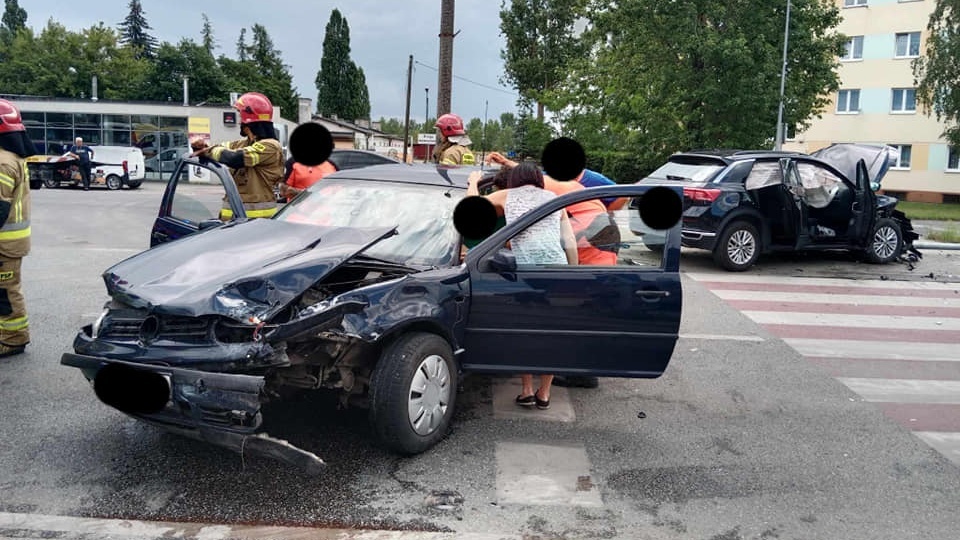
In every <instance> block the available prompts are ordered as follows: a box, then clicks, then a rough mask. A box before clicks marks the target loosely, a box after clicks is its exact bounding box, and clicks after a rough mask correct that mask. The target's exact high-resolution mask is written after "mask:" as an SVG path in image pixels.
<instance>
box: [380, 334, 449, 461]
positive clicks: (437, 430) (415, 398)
mask: <svg viewBox="0 0 960 540" xmlns="http://www.w3.org/2000/svg"><path fill="white" fill-rule="evenodd" d="M456 400H457V364H456V361H455V360H454V357H453V351H452V350H451V348H450V344H449V343H447V341H446V340H445V339H443V338H441V337H440V336H438V335H436V334H429V333H422V332H418V333H411V334H407V335H404V336H402V337H400V338H399V339H398V340H397V341H395V342H394V343H393V344H392V345H391V346H390V347H389V348H387V350H386V351H384V353H383V355H382V356H381V357H380V361H379V362H377V367H376V368H375V369H374V371H373V375H372V377H371V380H370V423H371V426H372V427H373V430H374V432H375V433H376V435H377V438H378V439H379V440H380V442H381V443H382V444H383V445H384V446H386V447H387V448H389V449H391V450H394V451H396V452H399V453H402V454H407V455H413V454H419V453H421V452H423V451H425V450H427V449H429V448H430V447H431V446H433V445H434V444H436V443H437V442H439V441H440V439H442V438H443V437H444V436H445V435H446V433H447V429H448V428H449V427H450V419H451V418H453V411H454V407H455V405H456Z"/></svg>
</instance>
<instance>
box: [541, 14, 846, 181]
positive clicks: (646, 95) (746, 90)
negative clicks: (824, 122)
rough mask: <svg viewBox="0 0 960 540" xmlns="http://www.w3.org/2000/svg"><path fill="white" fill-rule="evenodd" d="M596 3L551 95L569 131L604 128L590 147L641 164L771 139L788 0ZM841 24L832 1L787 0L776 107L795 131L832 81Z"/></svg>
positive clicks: (815, 111)
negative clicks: (586, 49) (576, 53)
mask: <svg viewBox="0 0 960 540" xmlns="http://www.w3.org/2000/svg"><path fill="white" fill-rule="evenodd" d="M593 1H594V2H595V4H594V6H593V9H592V10H591V17H592V19H591V26H590V28H589V30H588V31H587V32H586V33H585V35H584V39H585V40H586V42H587V43H588V44H589V45H590V46H591V51H592V52H591V54H586V55H583V56H582V57H581V58H580V59H578V60H575V61H573V62H572V63H571V64H570V65H569V66H568V67H569V69H568V77H567V79H566V80H565V81H564V83H563V84H562V85H558V87H557V89H556V90H554V91H553V92H552V93H551V96H550V99H552V100H553V102H554V103H555V104H557V105H560V106H563V107H564V108H565V111H564V112H565V116H566V117H567V119H568V120H570V121H572V124H573V126H575V127H576V129H577V130H580V131H581V132H589V131H590V130H594V132H597V131H596V130H602V131H599V133H604V136H603V137H602V139H601V140H597V139H596V138H595V139H594V140H593V141H591V143H592V144H599V145H601V148H605V149H611V148H610V147H611V146H614V147H615V148H613V149H622V150H626V151H630V152H633V153H634V154H635V155H636V157H637V159H639V160H640V161H643V162H646V163H649V164H657V163H660V162H662V161H663V160H664V159H665V158H666V157H667V156H669V155H670V154H671V153H673V152H676V151H679V150H687V149H690V148H762V147H764V146H767V145H770V144H772V141H773V136H774V133H775V131H776V118H777V109H778V106H779V101H780V97H779V87H780V71H781V66H782V54H783V30H784V17H785V10H786V4H785V3H783V2H769V1H768V0H743V1H739V2H728V1H725V0H673V1H671V2H663V1H661V0H621V1H619V2H617V4H616V5H608V4H607V3H605V2H600V1H599V0H593ZM839 21H840V14H839V9H838V8H837V6H836V4H835V2H832V1H827V0H793V6H792V11H791V21H790V48H789V51H788V54H789V56H788V58H789V61H788V68H787V81H786V94H785V97H786V99H785V111H784V116H785V118H788V119H790V121H791V122H792V123H794V124H797V125H799V126H800V127H801V128H803V127H806V126H807V125H809V120H810V119H811V118H812V117H813V116H814V115H819V114H820V113H821V112H822V110H823V108H824V107H825V106H826V105H827V104H828V103H829V102H830V95H831V93H832V92H833V91H835V90H836V89H837V88H838V87H839V80H838V76H837V73H836V67H837V65H838V55H839V53H840V52H841V51H842V49H843V44H844V42H845V41H846V38H845V37H844V36H843V35H840V34H838V33H836V31H835V27H836V25H837V24H838V23H839ZM568 125H569V124H568ZM610 141H615V142H614V144H611V142H610ZM587 148H588V150H589V147H587Z"/></svg>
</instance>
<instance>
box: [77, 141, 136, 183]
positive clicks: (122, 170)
mask: <svg viewBox="0 0 960 540" xmlns="http://www.w3.org/2000/svg"><path fill="white" fill-rule="evenodd" d="M90 148H91V149H92V150H93V161H92V163H91V165H92V166H91V167H90V181H91V182H103V183H105V184H106V185H107V187H108V188H109V189H120V188H121V187H123V186H124V185H126V186H127V187H129V188H130V189H136V188H138V187H140V184H142V183H143V178H144V176H146V170H147V169H146V167H145V166H144V162H143V151H141V150H140V149H139V148H136V147H133V146H91V147H90Z"/></svg>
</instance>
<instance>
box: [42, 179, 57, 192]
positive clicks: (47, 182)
mask: <svg viewBox="0 0 960 540" xmlns="http://www.w3.org/2000/svg"><path fill="white" fill-rule="evenodd" d="M43 187H45V188H50V189H53V188H58V187H60V181H59V180H57V179H56V178H44V179H43Z"/></svg>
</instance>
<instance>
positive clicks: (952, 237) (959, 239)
mask: <svg viewBox="0 0 960 540" xmlns="http://www.w3.org/2000/svg"><path fill="white" fill-rule="evenodd" d="M923 238H924V240H931V241H933V242H950V243H954V244H960V230H958V229H954V228H953V227H949V228H946V229H942V230H933V231H930V232H928V233H926V234H924V235H923Z"/></svg>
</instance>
